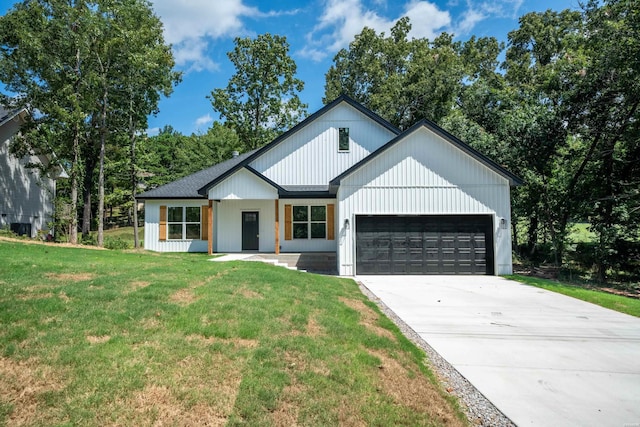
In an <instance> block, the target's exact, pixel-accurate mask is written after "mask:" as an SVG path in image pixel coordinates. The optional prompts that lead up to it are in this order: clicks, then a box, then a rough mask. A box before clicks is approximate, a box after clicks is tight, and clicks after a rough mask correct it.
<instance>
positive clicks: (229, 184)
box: [209, 168, 278, 200]
mask: <svg viewBox="0 0 640 427" xmlns="http://www.w3.org/2000/svg"><path fill="white" fill-rule="evenodd" d="M277 198H278V190H276V189H275V188H274V187H273V186H271V185H270V184H269V183H267V182H265V180H263V179H261V178H260V177H258V176H256V175H255V174H254V173H252V172H249V171H248V170H246V169H244V168H243V169H240V170H239V171H237V172H236V173H234V174H233V175H231V176H229V177H227V178H226V179H225V180H223V181H222V182H220V183H219V184H218V185H216V186H215V187H213V188H211V189H210V190H209V199H211V200H241V199H242V200H249V199H258V200H265V199H266V200H274V199H277Z"/></svg>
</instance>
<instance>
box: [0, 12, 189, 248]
mask: <svg viewBox="0 0 640 427" xmlns="http://www.w3.org/2000/svg"><path fill="white" fill-rule="evenodd" d="M173 65H174V61H173V57H172V53H171V49H170V47H169V46H168V45H166V44H165V43H164V39H163V35H162V23H161V22H160V19H159V18H158V17H157V16H155V15H154V14H153V12H152V10H151V5H150V4H149V3H148V2H147V1H145V0H116V1H111V0H109V1H107V0H95V1H75V2H60V1H51V0H48V1H29V0H24V1H22V2H19V3H16V4H15V5H14V6H13V8H12V9H10V10H9V12H8V13H7V14H6V15H4V16H2V17H0V81H2V82H3V83H5V84H6V87H7V89H8V90H9V91H12V92H14V93H19V94H20V95H21V96H20V97H19V98H17V99H15V100H14V101H15V102H18V103H21V104H23V105H25V106H28V107H29V108H30V109H32V110H33V111H37V113H38V115H37V116H36V117H32V120H31V122H30V123H29V124H28V126H26V127H25V128H24V129H23V131H22V135H23V138H19V139H18V140H17V141H18V142H19V144H17V145H16V146H15V147H14V150H15V151H16V152H18V153H21V152H27V151H32V152H35V153H37V154H50V153H51V150H53V151H55V152H56V154H57V156H58V157H57V158H60V159H63V161H64V163H65V168H66V170H67V172H69V175H70V184H69V194H68V197H69V205H70V214H71V218H70V226H69V230H71V231H70V240H71V241H72V242H75V241H76V239H77V231H76V230H77V222H78V221H77V207H78V195H79V192H80V191H81V185H82V184H81V182H82V181H83V179H84V191H85V193H87V194H91V193H92V192H93V191H94V190H93V183H94V181H93V174H94V171H95V170H96V168H99V176H98V184H99V188H103V183H104V175H103V173H102V172H103V167H102V166H103V164H104V161H105V156H107V155H108V154H107V152H110V153H111V154H114V153H117V152H118V150H117V147H118V146H119V145H120V144H122V143H123V141H125V143H126V142H127V141H129V139H130V138H129V137H133V138H134V139H135V135H136V134H137V133H138V132H139V131H141V130H144V129H146V120H147V116H148V115H149V114H151V113H153V112H154V111H156V110H157V104H158V102H159V99H160V96H161V95H165V96H166V95H169V94H170V93H171V91H172V85H173V84H174V83H175V82H177V81H178V79H179V74H177V73H174V72H173V71H172V67H173ZM112 160H116V159H112ZM98 196H99V202H100V203H101V204H102V202H103V192H102V191H100V193H99V194H98ZM86 199H88V197H86ZM85 212H86V214H87V218H88V216H89V215H90V213H91V210H90V209H88V210H86V211H85ZM100 238H101V236H99V240H100Z"/></svg>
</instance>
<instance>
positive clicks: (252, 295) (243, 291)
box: [236, 288, 264, 299]
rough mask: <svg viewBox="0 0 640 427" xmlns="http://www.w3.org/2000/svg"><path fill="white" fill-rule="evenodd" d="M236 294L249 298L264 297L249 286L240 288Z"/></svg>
mask: <svg viewBox="0 0 640 427" xmlns="http://www.w3.org/2000/svg"><path fill="white" fill-rule="evenodd" d="M236 294H239V295H242V296H243V297H245V298H249V299H264V297H263V296H262V294H260V293H258V292H256V291H252V290H251V289H247V288H241V289H239V290H238V291H236Z"/></svg>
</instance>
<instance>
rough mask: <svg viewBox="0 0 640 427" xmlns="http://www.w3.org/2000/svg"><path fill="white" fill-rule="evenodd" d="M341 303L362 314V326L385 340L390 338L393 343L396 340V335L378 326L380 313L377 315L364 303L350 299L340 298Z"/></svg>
mask: <svg viewBox="0 0 640 427" xmlns="http://www.w3.org/2000/svg"><path fill="white" fill-rule="evenodd" d="M340 301H341V302H342V303H344V304H345V305H346V306H347V307H350V308H352V309H354V310H356V311H357V312H359V313H360V324H361V325H363V326H364V327H366V328H367V329H369V330H370V331H371V332H373V333H375V334H377V335H379V336H381V337H385V338H389V339H390V340H392V341H395V340H396V337H395V335H394V334H393V332H391V331H390V330H388V329H385V328H383V327H381V326H379V325H377V324H376V322H377V321H378V317H379V315H378V313H376V312H375V311H374V310H373V309H372V308H371V307H369V306H368V305H366V304H365V303H364V302H362V301H359V300H355V299H348V298H340Z"/></svg>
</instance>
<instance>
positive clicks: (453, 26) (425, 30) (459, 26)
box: [298, 0, 524, 61]
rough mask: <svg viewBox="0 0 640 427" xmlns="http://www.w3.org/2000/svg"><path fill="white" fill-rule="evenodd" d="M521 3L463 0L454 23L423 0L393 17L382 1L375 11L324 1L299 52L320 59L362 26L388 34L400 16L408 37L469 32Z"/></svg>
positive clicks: (344, 0)
mask: <svg viewBox="0 0 640 427" xmlns="http://www.w3.org/2000/svg"><path fill="white" fill-rule="evenodd" d="M460 3H462V0H450V1H449V2H447V3H446V6H445V7H446V8H447V9H452V8H454V7H458V6H459V5H460ZM523 3H524V0H485V1H482V2H480V1H476V0H466V9H465V10H464V12H462V13H461V14H460V15H459V16H458V17H457V18H456V19H455V22H454V20H453V19H452V16H451V14H450V13H449V11H448V10H446V9H440V8H439V7H438V5H437V4H436V3H434V2H431V1H426V0H405V2H404V6H403V7H402V9H401V13H399V14H398V16H394V17H392V18H388V17H386V16H383V15H381V14H380V13H379V12H378V10H381V9H386V7H385V2H384V1H383V0H372V4H373V5H374V6H373V7H375V5H377V6H378V7H377V9H378V10H373V9H372V8H367V7H365V5H364V0H326V1H325V2H324V9H323V12H322V13H321V14H320V16H319V18H318V20H317V23H316V25H315V27H314V28H313V30H312V31H311V33H310V34H308V35H307V45H306V46H305V47H304V48H303V49H301V50H300V51H298V54H299V55H301V56H303V57H306V58H310V59H311V60H313V61H321V60H323V59H325V58H326V57H327V56H328V55H332V54H334V53H336V52H337V51H338V50H340V49H342V48H344V47H347V46H348V45H349V43H350V42H351V41H353V39H354V36H355V35H356V34H359V33H360V32H361V31H362V29H363V28H364V27H369V28H372V29H373V30H375V31H376V32H377V33H381V32H384V33H385V34H389V33H390V30H391V28H392V27H393V25H394V24H395V23H396V22H397V20H398V19H400V18H401V17H403V16H408V17H409V19H410V20H411V32H410V33H409V37H415V38H423V37H424V38H428V39H430V40H433V39H434V38H435V37H437V36H438V35H439V34H440V33H441V32H443V31H446V32H449V33H454V34H456V35H463V34H469V33H471V31H472V30H473V28H474V27H475V26H476V25H477V24H478V23H479V22H480V21H483V20H485V19H488V18H490V17H501V18H515V17H517V16H518V13H519V9H520V7H521V6H522V4H523ZM463 4H464V3H463ZM398 9H400V8H399V7H398Z"/></svg>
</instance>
